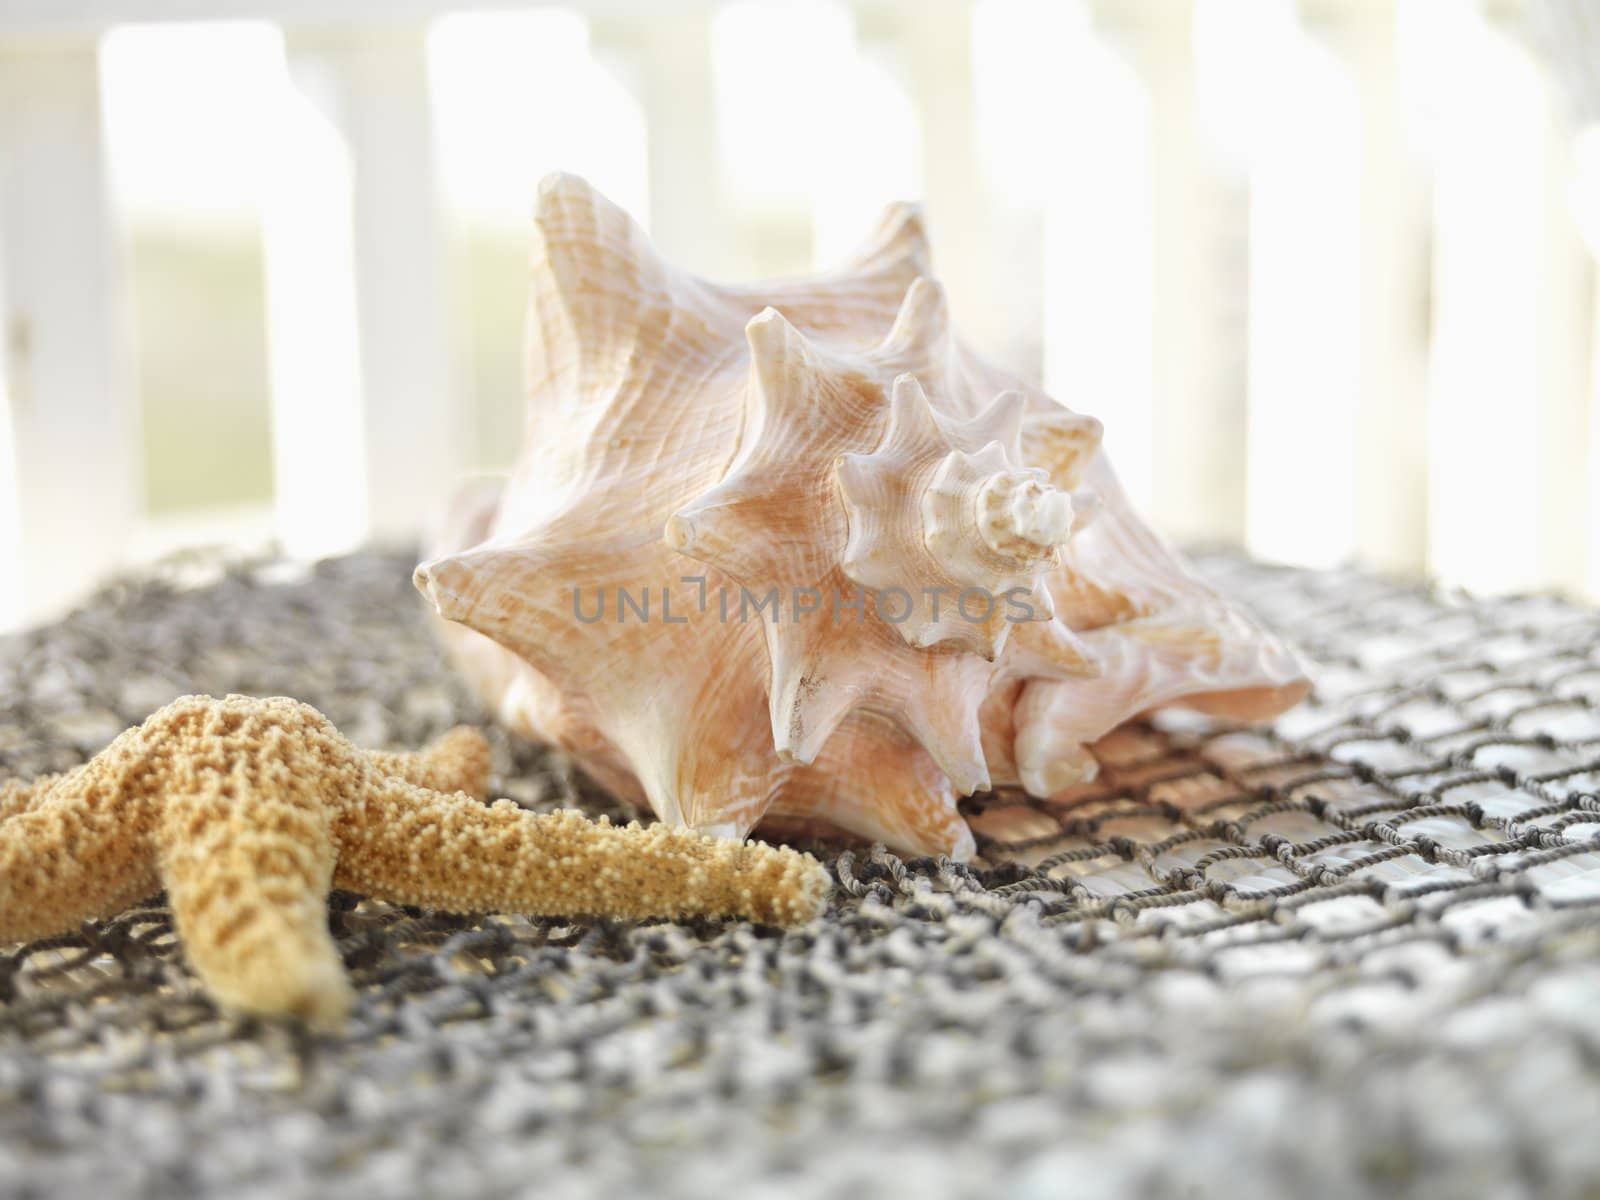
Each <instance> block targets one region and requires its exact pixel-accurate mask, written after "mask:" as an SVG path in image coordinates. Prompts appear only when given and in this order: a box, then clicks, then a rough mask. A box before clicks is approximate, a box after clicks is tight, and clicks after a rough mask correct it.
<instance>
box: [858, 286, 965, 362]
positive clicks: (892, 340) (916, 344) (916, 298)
mask: <svg viewBox="0 0 1600 1200" xmlns="http://www.w3.org/2000/svg"><path fill="white" fill-rule="evenodd" d="M949 337H950V308H949V304H948V302H947V301H946V298H945V293H944V287H943V286H942V285H941V284H939V283H938V282H936V281H935V280H932V279H929V278H928V277H927V276H926V275H920V276H918V277H917V278H916V279H915V280H913V281H912V283H911V286H910V287H909V288H907V289H906V295H905V299H904V300H902V301H901V302H900V311H899V312H898V313H896V314H895V318H894V324H893V325H892V326H890V328H889V332H888V334H887V335H886V336H885V337H884V339H883V341H882V343H881V344H880V345H879V346H878V348H877V351H876V353H877V355H878V356H879V357H882V358H888V359H891V360H907V359H909V360H911V361H926V360H928V359H931V358H932V357H933V356H934V355H935V354H936V353H937V352H938V351H939V350H940V349H941V348H943V347H944V345H945V344H946V343H947V342H948V341H949Z"/></svg>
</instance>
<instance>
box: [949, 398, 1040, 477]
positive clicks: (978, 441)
mask: <svg viewBox="0 0 1600 1200" xmlns="http://www.w3.org/2000/svg"><path fill="white" fill-rule="evenodd" d="M1027 409H1028V398H1027V397H1026V396H1025V395H1023V394H1022V393H1021V392H1018V391H1007V392H1001V393H1000V394H999V395H998V396H996V397H995V398H994V399H993V400H991V401H990V402H989V404H988V405H987V407H985V408H984V409H983V411H982V412H980V413H979V414H978V415H977V416H975V417H972V418H971V419H970V420H966V421H959V420H954V419H946V420H945V421H944V422H943V426H944V432H945V436H946V437H948V438H949V439H950V443H951V445H953V446H955V448H956V449H957V450H966V451H968V452H971V451H973V450H978V449H981V448H982V447H983V446H985V445H987V444H988V443H990V442H999V443H1000V445H1001V446H1002V447H1003V448H1004V450H1005V453H1006V457H1007V458H1009V459H1010V460H1011V461H1012V462H1014V463H1020V462H1022V461H1023V458H1022V422H1023V417H1024V416H1025V415H1026V414H1027Z"/></svg>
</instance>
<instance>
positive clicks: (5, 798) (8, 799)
mask: <svg viewBox="0 0 1600 1200" xmlns="http://www.w3.org/2000/svg"><path fill="white" fill-rule="evenodd" d="M59 778H60V776H58V775H46V776H44V777H43V778H42V779H35V780H34V781H33V782H31V783H26V782H24V781H23V780H21V779H12V780H9V781H8V782H6V783H0V821H7V820H9V819H10V818H12V817H19V816H21V815H22V814H23V813H25V812H27V811H28V810H29V809H30V808H32V807H33V806H34V804H36V803H37V802H38V801H40V800H42V799H43V798H44V794H45V792H46V790H47V789H48V788H49V787H50V785H51V784H53V783H54V782H55V781H56V780H57V779H59Z"/></svg>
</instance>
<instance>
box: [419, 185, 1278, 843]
mask: <svg viewBox="0 0 1600 1200" xmlns="http://www.w3.org/2000/svg"><path fill="white" fill-rule="evenodd" d="M535 226H536V234H535V239H534V256H533V269H532V284H531V299H530V303H529V311H528V334H527V385H528V404H529V423H528V436H527V442H526V444H525V446H524V447H523V450H522V453H521V456H520V458H519V459H518V461H517V464H516V467H515V470H514V471H513V473H512V475H511V478H510V479H509V480H508V481H507V482H506V484H505V485H504V487H503V489H502V490H501V491H500V492H499V493H498V494H491V493H486V492H484V491H483V490H482V489H481V487H478V488H476V489H475V490H474V491H473V492H472V493H471V495H470V497H469V498H468V502H466V503H463V504H462V505H461V506H459V507H458V508H457V509H454V510H452V512H451V514H450V515H449V517H448V519H447V520H446V521H445V522H444V524H443V526H442V527H441V529H440V531H439V532H438V535H437V537H436V539H435V541H434V548H435V551H436V553H437V557H436V558H435V559H434V560H433V561H431V562H428V563H425V564H423V566H422V567H420V568H419V569H418V572H417V583H418V586H419V587H420V588H421V589H422V590H423V592H424V594H425V595H426V596H427V597H428V598H429V599H430V600H431V601H432V602H433V606H434V609H435V611H436V612H437V613H438V614H439V616H440V618H441V620H440V630H441V633H442V635H443V636H444V638H445V640H446V643H447V645H448V646H449V647H450V649H451V651H452V654H453V656H454V658H455V660H456V662H457V663H458V665H459V666H460V668H461V669H462V671H463V672H464V673H465V674H466V675H467V676H468V678H469V679H470V680H472V681H473V682H474V683H475V684H476V685H477V686H478V689H479V691H480V693H481V694H483V696H484V697H485V699H486V700H487V701H488V702H489V703H490V704H491V706H492V707H493V709H494V711H495V712H496V713H497V715H498V716H499V717H500V719H501V720H502V721H504V722H505V723H507V724H508V725H510V726H511V727H512V728H514V729H516V730H518V731H519V732H522V733H524V734H527V735H529V736H533V737H537V738H541V739H544V740H548V741H553V742H556V743H558V744H560V745H561V746H563V747H565V748H566V749H567V750H568V751H570V752H571V753H572V754H573V755H574V756H575V757H576V758H577V759H578V761H579V762H580V763H581V764H582V765H583V766H584V767H585V768H586V769H588V770H589V771H590V772H591V773H592V774H593V775H595V777H596V778H598V779H600V780H601V781H602V782H603V783H605V784H606V785H607V786H609V787H611V788H613V789H614V790H616V791H618V792H620V793H622V794H624V795H627V796H629V797H632V798H635V799H637V800H639V801H641V802H643V803H646V804H648V805H649V806H650V807H651V808H652V809H653V810H654V811H655V813H656V815H657V816H658V817H660V818H661V819H662V820H664V821H667V822H670V823H673V824H678V825H687V826H692V827H694V828H697V829H701V830H705V831H708V832H714V833H719V834H724V835H727V836H732V837H741V836H743V835H744V834H746V833H748V832H749V831H750V830H751V829H752V828H753V827H754V826H755V825H756V824H757V823H758V822H760V821H762V820H763V819H766V818H769V817H772V818H785V819H800V820H803V821H806V822H808V823H811V824H813V825H814V824H815V823H816V822H819V821H820V822H824V823H827V824H831V825H834V826H837V827H839V828H841V829H843V830H846V831H848V832H851V833H855V834H857V835H860V836H863V837H868V838H873V839H879V840H883V841H886V842H888V843H889V844H891V845H893V846H894V847H895V848H896V849H898V850H901V851H905V852H912V853H942V854H950V855H952V856H954V857H957V858H964V857H967V856H969V855H970V854H971V853H972V852H973V850H974V844H973V839H972V835H971V833H970V832H969V831H968V830H967V828H966V824H965V822H964V821H963V820H962V818H961V815H960V812H959V810H958V808H957V798H958V797H959V796H960V795H964V794H967V793H970V792H972V791H974V790H978V789H982V788H987V787H1024V788H1026V789H1028V790H1031V791H1034V792H1035V793H1038V794H1048V793H1050V792H1054V791H1057V790H1060V789H1061V788H1064V787H1068V786H1071V785H1072V784H1073V783H1075V782H1080V781H1082V780H1083V779H1085V778H1088V777H1089V776H1090V775H1092V772H1093V771H1094V769H1095V766H1094V762H1095V760H1094V756H1093V750H1092V743H1093V741H1094V740H1095V739H1097V738H1098V737H1100V736H1101V735H1103V734H1104V733H1105V732H1107V731H1108V730H1109V729H1110V728H1112V727H1114V726H1115V725H1116V724H1118V723H1120V722H1122V721H1124V720H1127V719H1128V718H1129V717H1132V716H1134V715H1137V714H1139V713H1142V712H1145V711H1147V710H1149V709H1151V708H1154V707H1157V706H1159V705H1162V704H1169V703H1190V704H1192V705H1195V706H1197V707H1202V708H1205V709H1207V710H1210V711H1220V712H1223V713H1225V714H1228V715H1233V716H1247V717H1252V718H1253V717H1260V716H1263V715H1270V714H1271V713H1272V712H1274V711H1277V710H1278V709H1281V708H1282V707H1285V706H1286V705H1288V704H1290V703H1293V702H1294V700H1296V699H1297V698H1298V697H1299V696H1300V695H1301V694H1303V692H1304V690H1305V688H1306V686H1307V685H1306V681H1305V679H1304V676H1303V672H1302V670H1301V668H1300V666H1299V663H1298V660H1297V659H1296V658H1295V657H1294V655H1293V654H1292V652H1290V651H1289V650H1287V649H1286V648H1285V647H1284V646H1283V645H1282V644H1281V643H1279V642H1278V641H1276V639H1274V638H1272V637H1271V636H1270V635H1268V634H1266V633H1264V632H1263V631H1261V630H1260V629H1258V628H1256V627H1255V626H1254V625H1252V624H1251V623H1250V622H1249V621H1248V620H1246V619H1245V618H1243V617H1242V616H1240V615H1239V614H1238V613H1236V612H1235V611H1234V610H1233V609H1232V608H1231V607H1230V606H1229V605H1228V604H1227V602H1226V601H1224V600H1223V599H1222V598H1221V597H1219V596H1218V595H1216V593H1214V592H1212V591H1211V590H1210V589H1209V588H1207V587H1206V586H1205V585H1204V584H1202V583H1200V582H1199V581H1198V580H1196V579H1195V578H1194V577H1193V576H1192V575H1191V574H1189V572H1188V571H1187V569H1186V568H1185V567H1184V565H1183V563H1182V561H1181V560H1180V559H1179V558H1178V557H1177V556H1176V555H1174V554H1173V553H1172V552H1171V551H1170V550H1169V549H1168V548H1167V547H1166V546H1165V545H1164V544H1163V543H1162V542H1161V541H1160V539H1159V538H1157V537H1155V536H1154V535H1153V534H1152V533H1150V531H1149V530H1148V529H1147V528H1145V527H1144V526H1143V525H1142V524H1141V523H1140V521H1139V520H1138V518H1137V517H1136V516H1135V515H1134V514H1133V512H1132V510H1131V509H1130V508H1129V507H1128V504H1127V501H1126V499H1125V498H1124V497H1123V496H1122V493H1121V491H1120V489H1119V488H1118V487H1117V484H1116V480H1115V477H1114V476H1113V474H1112V473H1111V471H1110V468H1109V466H1108V465H1107V464H1106V462H1105V456H1104V454H1103V453H1102V452H1101V450H1100V437H1101V427H1100V423H1099V422H1098V421H1097V420H1095V419H1094V418H1092V417H1088V416H1084V415H1082V414H1079V413H1075V412H1073V411H1071V410H1069V409H1067V408H1065V407H1063V406H1062V405H1060V404H1058V403H1056V402H1055V401H1054V400H1052V399H1051V398H1050V397H1048V396H1046V395H1044V394H1043V393H1042V392H1040V391H1038V390H1037V389H1034V388H1030V387H1028V386H1027V385H1026V384H1024V383H1022V382H1021V381H1020V380H1018V379H1016V378H1014V377H1013V376H1011V375H1009V374H1007V373H1006V372H1005V371H1003V370H1001V369H1000V368H998V367H996V366H994V365H993V364H991V363H989V362H987V361H986V360H984V359H982V358H981V357H979V356H978V355H976V354H974V353H973V352H972V351H971V350H969V349H968V348H967V347H966V346H965V345H964V344H962V342H961V341H960V339H959V338H958V337H957V335H956V332H955V330H954V328H953V326H952V324H951V320H950V315H949V306H948V302H947V297H946V296H945V293H944V289H943V288H942V287H941V286H940V285H939V284H938V283H937V282H936V281H935V280H934V279H933V278H932V276H931V270H932V263H931V256H930V255H929V252H928V243H927V236H926V232H925V230H924V228H923V222H922V218H921V215H920V213H919V212H918V211H917V210H916V209H915V208H914V207H912V206H908V205H897V206H894V207H893V208H891V209H890V210H889V212H888V213H886V214H885V217H884V219H883V221H882V222H881V223H880V225H879V227H878V229H877V230H876V231H875V232H874V234H873V235H872V237H871V239H870V240H869V243H868V245H867V246H866V248H865V249H864V250H863V251H862V252H861V253H860V254H859V255H858V256H857V257H856V258H855V259H853V260H851V261H850V262H849V263H847V264H845V265H844V266H843V267H842V268H840V269H839V270H837V271H835V272H832V273H830V274H824V275H820V276H817V277H815V278H813V279H804V280H794V281H787V282H780V283H772V284H752V285H745V286H736V287H735V286H724V285H719V284H714V283H710V282H707V281H705V280H701V279H697V278H694V277H693V276H690V275H688V274H686V273H684V272H682V271H679V270H676V269H674V268H672V267H671V266H669V265H667V264H666V263H664V262H662V261H661V259H660V258H659V257H658V256H657V255H656V253H655V251H654V249H653V248H652V247H651V246H650V243H649V241H648V239H647V238H646V237H645V235H644V233H643V232H642V231H641V230H640V229H639V227H638V226H637V225H636V224H635V223H634V222H633V221H632V220H630V219H629V218H628V217H627V215H626V214H625V213H623V212H622V211H621V210H620V209H618V208H616V207H615V206H614V205H612V204H610V203H609V202H608V201H606V200H605V199H604V198H603V197H601V196H600V195H599V194H598V193H596V192H595V191H594V190H593V189H592V188H590V187H589V186H588V185H587V184H586V183H584V182H583V181H582V180H579V179H576V178H575V177H572V176H560V177H556V178H555V179H553V180H551V181H547V182H546V183H545V185H543V186H542V187H541V190H540V196H539V203H538V209H537V213H536V218H535Z"/></svg>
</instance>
